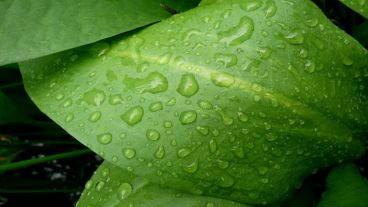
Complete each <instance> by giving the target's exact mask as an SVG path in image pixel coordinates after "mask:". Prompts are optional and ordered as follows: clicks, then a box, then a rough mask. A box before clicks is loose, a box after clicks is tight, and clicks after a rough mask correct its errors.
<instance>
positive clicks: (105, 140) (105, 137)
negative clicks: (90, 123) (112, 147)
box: [97, 133, 112, 144]
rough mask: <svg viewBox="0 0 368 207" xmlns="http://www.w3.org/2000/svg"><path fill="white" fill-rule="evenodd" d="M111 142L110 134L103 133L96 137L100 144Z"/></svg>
mask: <svg viewBox="0 0 368 207" xmlns="http://www.w3.org/2000/svg"><path fill="white" fill-rule="evenodd" d="M111 140H112V134H111V133H104V134H100V135H98V136H97V141H98V142H99V143H100V144H109V143H110V142H111Z"/></svg>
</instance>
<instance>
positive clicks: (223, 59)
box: [215, 53, 238, 68]
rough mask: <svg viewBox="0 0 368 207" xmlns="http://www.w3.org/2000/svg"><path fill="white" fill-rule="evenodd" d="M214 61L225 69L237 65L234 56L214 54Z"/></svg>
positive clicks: (236, 59)
mask: <svg viewBox="0 0 368 207" xmlns="http://www.w3.org/2000/svg"><path fill="white" fill-rule="evenodd" d="M215 61H216V63H219V64H221V65H223V66H225V67H227V68H229V67H231V66H234V65H236V64H237V63H238V57H237V56H236V55H234V54H230V53H229V54H225V53H216V54H215Z"/></svg>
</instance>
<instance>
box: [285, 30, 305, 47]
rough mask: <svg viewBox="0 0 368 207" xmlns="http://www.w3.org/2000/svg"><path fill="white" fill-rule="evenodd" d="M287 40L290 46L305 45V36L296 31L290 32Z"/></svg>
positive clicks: (286, 37)
mask: <svg viewBox="0 0 368 207" xmlns="http://www.w3.org/2000/svg"><path fill="white" fill-rule="evenodd" d="M285 39H286V41H287V42H288V43H289V44H292V45H300V44H303V43H304V36H303V34H302V33H301V32H300V31H298V30H294V31H292V32H290V33H289V34H287V35H286V36H285Z"/></svg>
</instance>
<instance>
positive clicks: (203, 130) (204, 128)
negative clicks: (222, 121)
mask: <svg viewBox="0 0 368 207" xmlns="http://www.w3.org/2000/svg"><path fill="white" fill-rule="evenodd" d="M196 130H197V132H199V133H200V134H201V135H203V136H206V135H208V134H209V131H210V129H209V127H208V126H197V127H196Z"/></svg>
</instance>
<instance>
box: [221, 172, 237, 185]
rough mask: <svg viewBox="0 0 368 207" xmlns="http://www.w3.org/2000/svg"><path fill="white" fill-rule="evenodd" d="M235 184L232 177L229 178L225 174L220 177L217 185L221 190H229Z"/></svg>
mask: <svg viewBox="0 0 368 207" xmlns="http://www.w3.org/2000/svg"><path fill="white" fill-rule="evenodd" d="M234 183H235V180H234V178H233V177H231V176H230V175H228V174H227V173H226V174H222V175H221V176H220V181H219V185H220V186H221V187H223V188H229V187H231V186H233V185H234Z"/></svg>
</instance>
